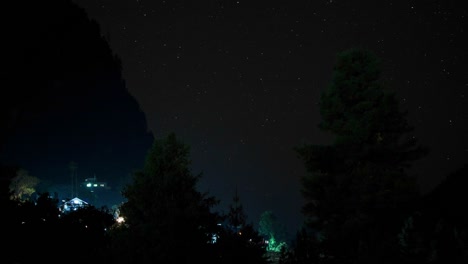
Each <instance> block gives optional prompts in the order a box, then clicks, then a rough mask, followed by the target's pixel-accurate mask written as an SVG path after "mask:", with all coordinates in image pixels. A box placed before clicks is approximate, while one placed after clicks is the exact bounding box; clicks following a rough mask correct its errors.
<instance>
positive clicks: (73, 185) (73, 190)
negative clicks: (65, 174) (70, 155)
mask: <svg viewBox="0 0 468 264" xmlns="http://www.w3.org/2000/svg"><path fill="white" fill-rule="evenodd" d="M69 168H70V177H71V197H70V198H71V199H73V198H75V197H76V196H78V188H77V184H78V177H77V172H76V170H77V169H78V166H77V165H76V162H73V161H72V162H70V166H69Z"/></svg>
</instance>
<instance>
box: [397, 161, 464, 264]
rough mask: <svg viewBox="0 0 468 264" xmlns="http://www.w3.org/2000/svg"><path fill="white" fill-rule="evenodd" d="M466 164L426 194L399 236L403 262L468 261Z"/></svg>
mask: <svg viewBox="0 0 468 264" xmlns="http://www.w3.org/2000/svg"><path fill="white" fill-rule="evenodd" d="M467 175H468V164H465V165H464V166H463V167H461V168H459V169H458V170H456V171H454V172H452V173H450V174H449V175H448V176H447V177H446V178H445V179H444V180H443V181H442V182H441V183H440V184H439V185H438V186H436V187H435V188H434V189H433V190H432V191H430V192H429V193H427V194H426V195H425V196H424V197H423V198H422V199H421V202H420V203H419V205H418V207H417V208H416V209H415V211H414V212H413V213H412V214H411V215H410V216H409V217H408V218H407V219H406V221H405V224H404V225H403V226H402V228H401V230H400V233H399V241H400V243H399V245H400V250H401V253H402V255H403V257H404V258H403V259H404V261H405V263H466V262H467V261H468V215H467V214H466V209H464V203H465V202H464V201H465V200H466V199H467V198H468V197H467V193H466V190H465V188H466V185H467V183H468V178H467Z"/></svg>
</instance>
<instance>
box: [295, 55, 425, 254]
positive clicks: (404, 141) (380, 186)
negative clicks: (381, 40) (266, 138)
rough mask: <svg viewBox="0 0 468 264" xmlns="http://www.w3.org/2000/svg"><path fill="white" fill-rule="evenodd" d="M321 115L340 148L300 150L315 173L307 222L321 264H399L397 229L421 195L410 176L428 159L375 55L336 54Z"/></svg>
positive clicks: (307, 190) (307, 181)
mask: <svg viewBox="0 0 468 264" xmlns="http://www.w3.org/2000/svg"><path fill="white" fill-rule="evenodd" d="M320 112H321V116H322V120H321V122H320V124H319V128H320V129H322V130H323V131H326V132H329V133H331V134H333V135H334V136H335V139H334V142H333V143H332V144H331V145H327V146H322V145H307V144H305V145H303V146H300V147H297V148H296V151H297V153H298V155H299V157H300V158H301V159H302V160H303V161H304V164H305V166H306V169H307V171H308V172H309V173H308V174H307V175H305V176H304V177H303V178H302V187H303V188H302V194H303V196H304V198H305V200H306V204H305V205H304V207H303V214H304V215H305V216H306V221H307V225H308V227H309V228H310V230H313V231H314V232H315V233H314V234H312V235H311V238H312V240H314V241H315V242H314V244H318V245H319V247H318V248H320V249H321V252H314V254H315V257H314V258H315V261H321V262H329V263H389V262H393V261H394V260H395V256H398V254H397V253H398V250H397V242H398V241H397V238H396V237H397V236H396V234H397V231H398V228H399V227H401V225H402V222H403V218H404V217H405V216H406V215H407V213H408V212H409V208H411V204H412V202H413V201H415V199H417V197H418V195H419V194H418V188H417V185H416V179H415V178H414V177H411V176H409V175H408V174H407V172H406V169H407V168H409V167H410V166H411V165H412V162H413V161H415V160H416V159H418V158H420V157H421V156H422V155H424V154H425V153H426V152H427V151H426V149H424V148H422V147H421V146H420V145H419V144H417V141H416V140H415V138H414V137H413V136H412V135H411V131H412V127H411V126H410V125H409V124H408V123H407V121H406V119H405V117H406V113H405V112H402V111H401V109H400V108H399V104H398V100H397V98H396V95H395V93H394V92H391V91H389V90H387V89H385V87H384V86H383V84H382V82H381V80H380V70H379V61H378V59H377V58H376V57H375V55H374V54H372V53H371V52H369V51H368V50H363V49H350V50H346V51H344V52H341V53H339V54H338V56H337V62H336V65H335V67H334V74H333V79H332V82H331V84H330V86H329V87H328V89H326V90H325V91H324V92H323V94H322V97H321V101H320ZM311 252H312V250H311Z"/></svg>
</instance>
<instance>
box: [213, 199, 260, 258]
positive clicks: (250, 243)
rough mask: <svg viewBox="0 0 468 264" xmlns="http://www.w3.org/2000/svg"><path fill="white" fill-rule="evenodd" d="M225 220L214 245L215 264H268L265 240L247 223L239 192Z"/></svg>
mask: <svg viewBox="0 0 468 264" xmlns="http://www.w3.org/2000/svg"><path fill="white" fill-rule="evenodd" d="M224 218H225V221H224V223H225V224H224V225H222V227H221V228H220V230H219V232H218V237H217V239H216V243H215V245H214V248H215V250H213V253H214V256H215V260H216V261H215V263H220V264H222V263H226V264H228V263H233V264H234V263H246V264H248V263H252V264H254V263H258V264H261V263H268V259H267V257H266V250H265V245H264V243H263V239H262V237H261V236H260V235H259V234H258V232H257V231H256V230H255V229H254V227H253V225H252V224H251V223H250V224H249V223H247V215H246V214H245V212H244V208H243V206H242V203H241V201H240V197H239V196H238V194H237V190H236V193H235V195H234V197H233V200H232V203H231V204H230V205H229V211H228V213H227V215H225V216H224Z"/></svg>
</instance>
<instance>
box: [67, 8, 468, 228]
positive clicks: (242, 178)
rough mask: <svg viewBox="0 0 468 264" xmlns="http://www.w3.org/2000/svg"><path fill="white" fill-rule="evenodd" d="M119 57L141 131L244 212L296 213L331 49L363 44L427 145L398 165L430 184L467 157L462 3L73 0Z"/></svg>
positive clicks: (285, 217) (289, 219) (466, 43)
mask: <svg viewBox="0 0 468 264" xmlns="http://www.w3.org/2000/svg"><path fill="white" fill-rule="evenodd" d="M74 2H76V3H77V4H78V5H79V6H82V7H83V8H85V10H86V11H87V12H88V14H89V16H90V18H92V19H95V20H96V21H97V22H98V23H99V25H100V27H101V32H102V35H103V36H104V37H105V38H106V39H107V40H108V41H109V43H110V46H111V48H112V49H113V51H114V52H115V53H116V54H117V55H118V56H119V57H120V58H121V60H122V65H123V77H124V78H125V80H126V86H127V89H128V90H129V92H130V93H131V94H132V95H133V96H134V97H135V99H136V100H137V102H138V104H139V105H140V107H141V109H142V111H143V112H144V113H145V117H146V121H147V125H148V128H149V130H150V131H151V132H152V133H153V135H154V136H155V137H161V136H164V135H165V134H167V133H168V132H175V133H176V134H177V135H178V136H179V138H181V139H182V140H183V141H185V142H186V143H188V144H189V145H190V146H191V157H192V161H193V163H192V169H193V171H194V172H196V173H197V172H202V173H203V174H202V180H201V182H200V186H201V188H202V189H203V190H207V191H209V192H210V193H211V194H213V195H214V196H216V197H218V198H219V199H221V201H222V205H226V204H228V203H229V202H230V201H231V199H232V197H233V195H234V192H235V190H236V188H237V191H238V193H239V195H240V198H241V201H242V202H243V204H244V209H245V210H246V213H247V215H248V221H251V222H253V223H254V224H257V223H258V220H259V216H260V214H261V213H262V212H263V211H266V210H271V211H273V212H274V214H275V215H277V217H278V219H279V220H280V221H281V222H283V223H284V224H285V225H286V226H287V228H288V230H289V232H291V233H293V232H295V231H296V229H297V228H298V227H299V226H300V224H301V223H302V216H301V213H300V208H301V206H302V196H301V194H300V187H301V186H300V182H299V179H300V177H301V176H302V175H304V173H305V169H304V166H303V164H302V162H301V161H300V160H299V159H298V158H297V156H296V154H295V152H294V151H293V147H295V146H298V145H300V144H302V143H312V144H327V143H330V142H331V140H332V137H331V135H328V134H326V133H324V132H322V131H320V130H319V129H318V128H317V125H318V123H319V121H320V115H319V109H318V103H319V96H320V93H321V92H322V91H323V90H324V89H325V88H326V87H327V85H328V84H329V82H330V79H331V74H332V68H333V65H334V62H335V56H336V54H337V53H338V52H340V51H342V50H344V49H348V48H351V47H364V48H368V49H370V50H372V51H373V52H374V53H375V54H376V55H377V56H378V57H379V58H380V59H381V61H382V72H383V78H384V82H385V83H386V85H387V86H388V87H389V88H390V89H394V90H395V91H396V92H397V96H398V98H399V100H400V103H401V106H402V108H403V109H404V110H407V111H408V113H409V115H408V119H409V122H410V124H412V125H413V126H414V127H415V131H414V133H415V136H416V137H417V138H418V139H419V142H420V143H421V144H423V145H425V146H427V147H429V148H430V151H431V152H430V154H429V155H428V156H427V157H425V158H424V159H422V160H420V161H418V162H416V163H415V164H414V167H413V168H412V170H411V171H410V173H411V174H414V175H416V176H417V177H418V179H419V182H420V186H421V190H422V191H423V192H427V191H429V190H431V189H432V188H433V187H434V186H435V185H436V184H438V183H439V182H440V180H441V179H443V178H444V177H446V176H447V174H449V173H450V172H452V171H454V170H456V169H457V168H460V167H461V166H462V165H463V164H464V163H466V162H467V161H468V158H467V157H468V137H467V135H468V126H467V123H468V107H467V98H466V97H467V91H468V67H467V66H466V65H467V64H466V61H467V60H468V56H467V55H468V54H467V48H466V47H468V40H467V39H468V38H466V36H465V35H466V30H467V25H468V23H467V22H468V21H467V17H468V11H467V9H465V8H463V7H462V5H461V2H462V1H454V0H447V1H432V0H431V1H427V0H425V1H423V0H418V1H411V0H408V1H406V0H405V1H388V0H382V1H368V0H363V1H354V0H346V1H344V0H328V1H324V0H323V1H322V0H308V1H304V0H297V1H242V0H239V1H224V0H206V1H181V0H167V1H154V0H151V1H150V0H75V1H74Z"/></svg>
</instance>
